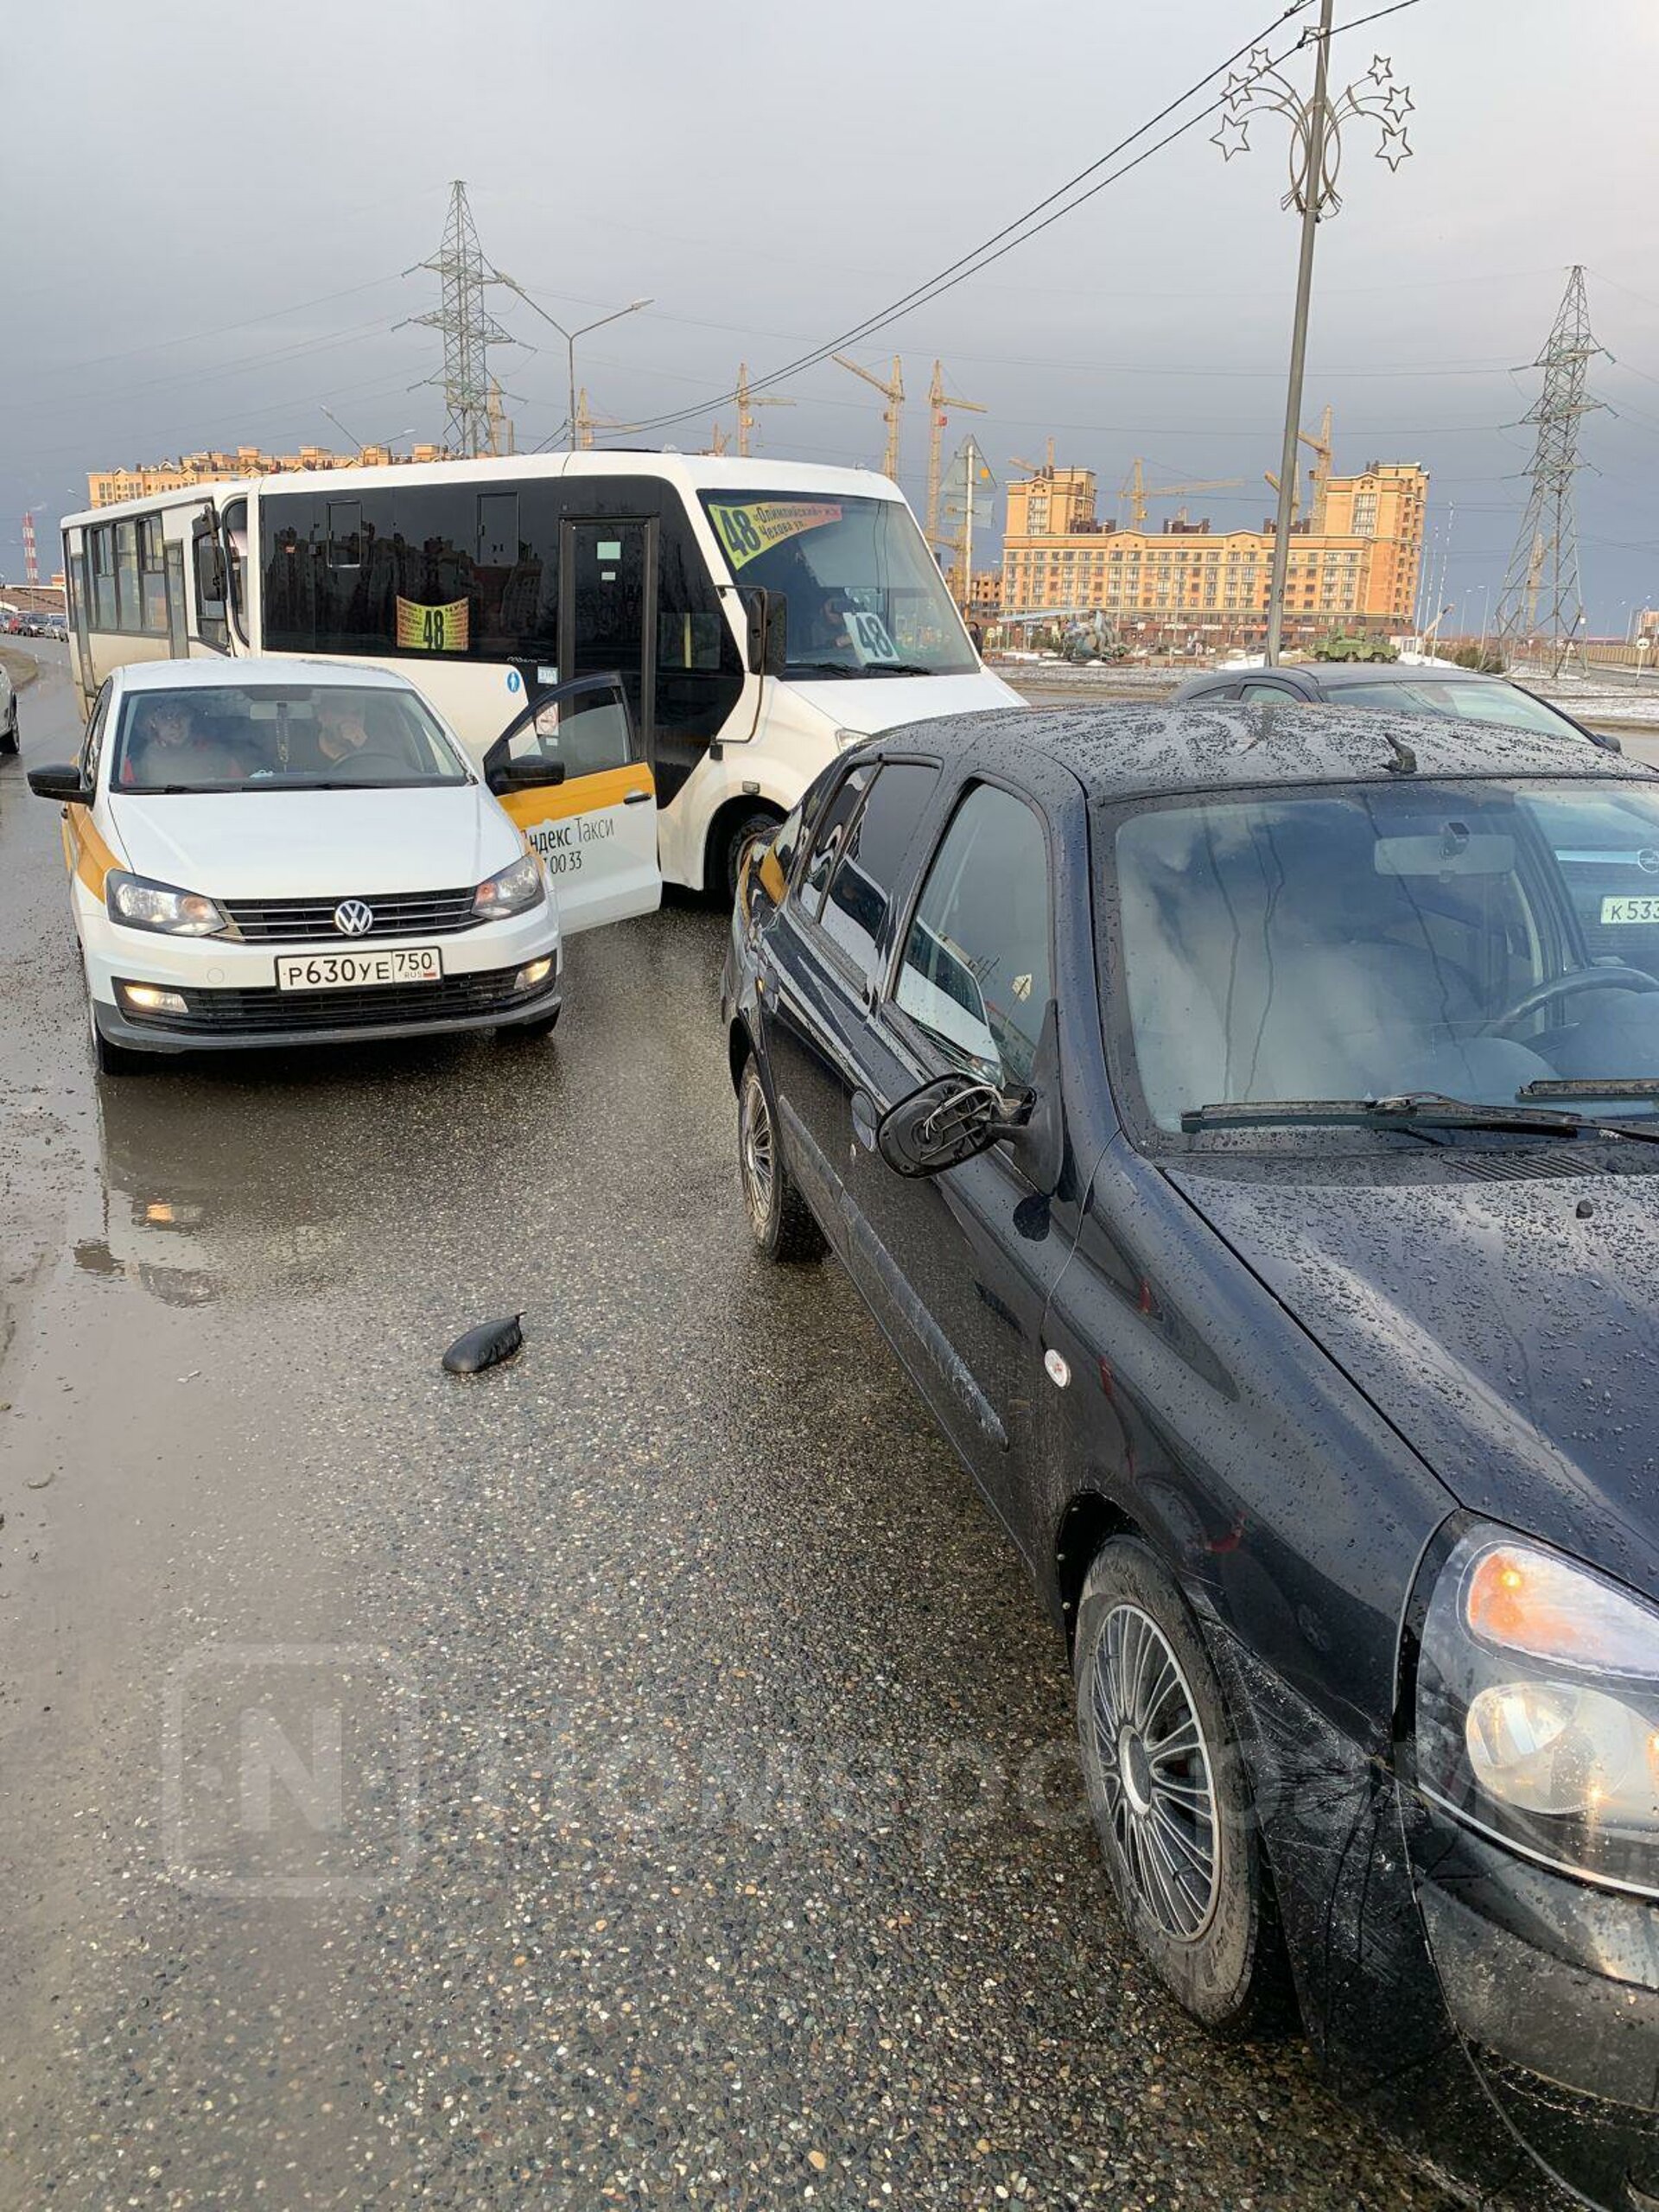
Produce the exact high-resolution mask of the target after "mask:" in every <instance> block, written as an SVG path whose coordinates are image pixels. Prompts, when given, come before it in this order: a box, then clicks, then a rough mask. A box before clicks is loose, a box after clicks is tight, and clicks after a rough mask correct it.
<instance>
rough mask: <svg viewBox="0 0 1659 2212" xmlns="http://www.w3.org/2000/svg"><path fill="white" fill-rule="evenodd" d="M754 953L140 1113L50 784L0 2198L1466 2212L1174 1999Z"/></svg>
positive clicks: (0, 1103) (7, 856)
mask: <svg viewBox="0 0 1659 2212" xmlns="http://www.w3.org/2000/svg"><path fill="white" fill-rule="evenodd" d="M36 650H37V652H39V655H40V658H41V659H42V661H43V663H44V664H45V672H44V674H43V676H42V678H41V682H40V683H38V684H36V685H35V686H34V687H32V688H31V689H30V690H28V691H26V692H25V693H24V694H23V697H22V726H23V734H24V745H25V753H26V756H31V757H32V758H33V759H35V760H41V759H44V758H48V757H54V756H57V757H61V756H63V755H65V754H67V753H68V752H69V750H70V749H71V745H72V741H73V730H72V724H71V710H70V705H69V695H68V690H67V678H66V676H65V674H64V671H63V669H62V665H61V660H62V657H61V654H60V653H58V652H54V651H52V650H49V649H38V648H37V649H36ZM723 932H724V924H723V922H722V921H721V919H719V918H716V917H715V916H713V915H711V914H710V913H709V912H705V911H702V910H700V909H697V908H694V907H690V906H677V907H671V908H670V909H669V910H667V911H665V912H664V913H662V914H661V915H659V916H658V917H657V918H653V919H652V920H650V921H648V922H645V923H641V924H638V925H631V926H629V927H626V928H623V929H619V930H615V931H610V932H607V933H606V934H604V935H603V936H601V937H600V938H587V939H584V940H582V941H581V942H580V943H579V944H577V945H576V946H575V950H574V953H573V957H572V959H571V963H570V970H569V997H568V1001H567V1011H566V1014H565V1017H564V1021H563V1026H562V1027H561V1029H560V1031H559V1033H558V1034H557V1038H556V1042H555V1043H554V1044H552V1045H551V1046H531V1047H522V1046H521V1047H518V1048H512V1049H509V1048H506V1047H504V1046H499V1045H497V1044H496V1043H495V1042H494V1041H493V1040H492V1039H487V1038H486V1039H480V1040H476V1041H465V1042H461V1043H458V1044H454V1045H448V1046H436V1045H435V1046H425V1047H420V1048H404V1049H402V1050H399V1051H397V1052H395V1053H393V1052H385V1053H383V1054H364V1055H362V1056H355V1055H353V1056H344V1055H335V1056H332V1057H329V1058H317V1059H313V1060H309V1061H302V1060H299V1059H297V1058H296V1059H293V1060H290V1061H288V1062H284V1063H272V1064H261V1065H251V1064H243V1065H231V1066H223V1065H219V1066H211V1067H207V1068H197V1069H195V1070H174V1071H166V1072H163V1073H161V1074H159V1075H157V1076H156V1077H144V1078H140V1079H137V1080H130V1081H127V1080H124V1081H118V1082H115V1083H110V1082H99V1080H98V1079H97V1078H95V1077H94V1076H93V1074H92V1067H91V1063H90V1058H89V1054H88V1051H87V1045H86V1016H85V1012H84V1006H83V1001H82V997H81V992H80V986H79V980H78V976H77V974H76V970H75V968H74V966H73V957H72V944H71V941H70V937H69V931H68V925H67V909H66V901H65V894H64V889H63V885H62V880H61V871H60V860H59V856H58V853H57V849H56V828H55V819H54V815H53V813H52V811H51V810H50V809H49V808H48V807H47V806H46V805H44V804H41V803H40V802H32V801H30V800H29V798H28V796H27V794H26V792H25V791H24V789H23V785H22V775H21V773H20V771H19V767H18V766H17V764H16V763H15V762H11V761H6V762H3V763H0V1402H3V1410H0V1513H3V1516H4V1521H3V1527H0V1726H3V1741H4V1796H3V1808H4V1809H3V1814H0V1823H3V1827H0V1878H3V1888H4V1900H5V1906H4V1916H3V1936H0V1943H3V1952H4V1955H3V1961H0V1989H3V1990H4V1991H5V1993H6V1995H5V2001H4V2005H3V2012H0V2081H3V2083H4V2088H3V2090H0V2098H3V2106H0V2123H3V2126H0V2132H3V2143H4V2156H3V2161H0V2202H3V2203H4V2204H5V2205H7V2206H17V2207H25V2206H27V2207H29V2208H31V2212H33V2208H37V2207H41V2206H48V2205H54V2206H55V2205H61V2206H65V2207H75V2208H79V2207H94V2206H98V2207H102V2206H106V2205H108V2206H118V2205H127V2204H139V2205H146V2206H148V2205H156V2206H162V2205H165V2206H208V2205H211V2206H235V2207H238V2208H239V2207H247V2206H253V2205H265V2206H270V2207H272V2208H278V2207H304V2206H323V2205H330V2206H333V2205H346V2206H355V2205H368V2204H381V2203H385V2204H388V2205H397V2204H401V2203H404V2202H415V2201H419V2202H433V2203H442V2204H449V2205H467V2206H491V2207H493V2206H503V2207H505V2206H509V2205H514V2206H516V2205H521V2204H527V2205H550V2206H572V2207H582V2208H585V2207H588V2206H606V2205H624V2206H633V2205H644V2204H646V2203H650V2204H652V2205H661V2204H687V2205H690V2204H697V2205H734V2206H760V2207H772V2206H778V2205H786V2204H794V2203H800V2204H803V2205H807V2204H811V2205H817V2206H826V2207H840V2206H843V2205H845V2206H851V2205H860V2206H862V2205H878V2206H879V2205H898V2206H905V2207H909V2206H951V2207H958V2206H978V2205H995V2204H999V2203H1001V2202H1015V2203H1025V2204H1027V2205H1031V2206H1059V2205H1079V2206H1090V2207H1112V2208H1119V2207H1122V2208H1129V2207H1152V2206H1158V2207H1173V2206H1217V2207H1222V2206H1224V2207H1227V2208H1230V2212H1248V2208H1252V2207H1254V2208H1260V2212H1285V2208H1300V2207H1307V2208H1315V2207H1317V2208H1322V2212H1323V2208H1336V2207H1354V2206H1366V2207H1371V2208H1376V2212H1383V2208H1389V2212H1398V2209H1399V2208H1404V2207H1408V2206H1409V2207H1417V2208H1424V2209H1425V2212H1427V2208H1439V2207H1440V2205H1441V2204H1442V2203H1443V2200H1441V2199H1440V2197H1439V2196H1437V2195H1436V2194H1435V2192H1434V2191H1433V2190H1431V2189H1429V2188H1428V2187H1427V2185H1426V2184H1423V2183H1419V2182H1416V2181H1414V2179H1413V2178H1412V2177H1410V2176H1409V2175H1408V2173H1407V2172H1406V2171H1405V2169H1404V2168H1403V2166H1402V2164H1400V2163H1399V2161H1398V2160H1397V2159H1396V2158H1395V2156H1394V2154H1393V2153H1392V2152H1389V2150H1388V2149H1387V2148H1386V2147H1385V2146H1383V2145H1382V2144H1381V2143H1380V2142H1379V2141H1378V2140H1377V2139H1376V2138H1375V2137H1373V2136H1372V2135H1371V2134H1370V2133H1368V2132H1367V2131H1366V2130H1365V2129H1364V2128H1363V2127H1362V2126H1359V2125H1357V2123H1355V2122H1354V2121H1353V2120H1351V2119H1349V2118H1348V2117H1346V2116H1345V2115H1344V2113H1342V2112H1340V2111H1339V2110H1338V2108H1337V2107H1334V2106H1333V2105H1332V2103H1330V2102H1329V2101H1328V2100H1327V2099H1326V2098H1325V2094H1324V2093H1323V2092H1322V2090H1321V2089H1320V2088H1319V2082H1318V2079H1317V2076H1316V2075H1315V2072H1314V2069H1313V2065H1312V2063H1311V2062H1310V2060H1309V2058H1308V2056H1307V2055H1306V2051H1305V2050H1304V2049H1303V2048H1302V2046H1301V2045H1300V2044H1299V2043H1296V2042H1291V2043H1287V2044H1279V2045H1275V2046H1268V2047H1266V2048H1260V2047H1258V2048H1254V2049H1243V2050H1236V2049H1227V2048H1224V2047H1221V2046H1218V2045H1217V2044H1212V2043H1211V2042H1209V2041H1208V2040H1207V2039H1206V2038H1205V2037H1204V2036H1202V2035H1201V2034H1200V2033H1199V2032H1198V2031H1196V2030H1195V2029H1193V2028H1192V2027H1190V2026H1189V2025H1188V2024H1186V2023H1185V2020H1184V2019H1183V2018H1181V2016H1180V2015H1179V2014H1178V2013H1177V2012H1176V2011H1175V2009H1174V2008H1173V2005H1171V2004H1170V2003H1169V2002H1168V2001H1167V2000H1166V1999H1165V1998H1164V1997H1163V1996H1162V1994H1161V1993H1160V1991H1159V1989H1158V1987H1157V1986H1155V1985H1154V1982H1153V1980H1152V1979H1151V1977H1150V1976H1149V1975H1148V1974H1147V1973H1145V1972H1144V1971H1143V1970H1142V1969H1141V1967H1139V1966H1138V1965H1137V1964H1136V1963H1135V1961H1134V1960H1133V1959H1132V1958H1131V1957H1130V1956H1129V1955H1128V1951H1127V1949H1126V1947H1125V1944H1124V1942H1123V1940H1122V1936H1121V1934H1120V1931H1119V1929H1118V1926H1117V1923H1116V1920H1115V1918H1114V1916H1113V1912H1112V1910H1111V1907H1110V1904H1109V1898H1108V1894H1107V1891H1106V1885H1105V1882H1104V1879H1103V1874H1102V1872H1101V1870H1100V1867H1099V1864H1098V1861H1097V1859H1096V1853H1095V1849H1094V1847H1093V1843H1092V1841H1091V1839H1090V1834H1088V1832H1087V1831H1086V1829H1085V1828H1084V1827H1083V1826H1081V1825H1080V1824H1079V1821H1078V1818H1077V1806H1076V1803H1075V1801H1074V1799H1073V1796H1072V1795H1071V1790H1070V1789H1069V1788H1068V1787H1067V1782H1068V1777H1069V1771H1070V1770H1069V1762H1068V1759H1067V1757H1066V1751H1065V1747H1066V1745H1068V1743H1069V1740H1070V1734H1071V1719H1070V1710H1069V1696H1068V1685H1067V1681H1066V1676H1065V1668H1064V1662H1063V1657H1062V1655H1061V1652H1060V1650H1059V1649H1058V1645H1057V1643H1056V1642H1055V1641H1054V1639H1053V1638H1052V1636H1051V1633H1050V1631H1049V1630H1048V1628H1047V1627H1046V1624H1045V1622H1044V1620H1043V1619H1042V1618H1041V1617H1040V1615H1039V1610H1038V1607H1037V1605H1036V1602H1035V1599H1034V1598H1033V1595H1032V1593H1031V1592H1030V1591H1029V1589H1028V1587H1027V1584H1026V1581H1025V1580H1024V1578H1023V1574H1022V1571H1021V1569H1020V1567H1019V1565H1018V1563H1017V1561H1016V1560H1015V1558H1014V1554H1013V1552H1012V1550H1011V1549H1010V1548H1009V1547H1008V1545H1007V1543H1006V1542H1005V1541H1004V1540H1003V1539H1002V1537H1001V1535H1000V1533H999V1532H998V1530H997V1529H996V1528H995V1525H994V1523H993V1522H992V1521H991V1520H990V1518H989V1517H988V1515H987V1514H986V1513H985V1512H984V1511H983V1510H982V1509H981V1507H980V1505H979V1504H978V1503H977V1502H976V1496H975V1494H974V1492H973V1491H972V1490H971V1487H970V1485H969V1482H968V1480H967V1478H965V1476H964V1475H963V1473H962V1472H961V1471H960V1470H959V1469H958V1467H957V1464H956V1463H955V1461H954V1459H952V1458H951V1456H950V1453H949V1452H947V1450H946V1449H945V1448H944V1446H943V1445H942V1444H941V1443H940V1442H939V1441H938V1440H937V1438H936V1437H935V1435H934V1433H933V1432H932V1430H931V1427H930V1426H929V1424H928V1422H927V1421H926V1420H925V1416H924V1415H923V1414H922V1412H921V1410H920V1408H919V1407H918V1403H917V1402H916V1401H915V1400H914V1398H913V1397H912V1394H911V1392H910V1390H909V1389H908V1387H907V1385H906V1382H905V1381H904V1379H903V1377H902V1376H901V1375H900V1373H899V1370H897V1368H896V1367H895V1365H894V1363H893V1360H892V1358H891V1357H889V1355H888V1353H887V1351H886V1350H885V1348H884V1346H883V1345H882V1344H881V1343H880V1340H879V1338H878V1337H877V1335H876V1332H875V1331H874V1328H873V1326H872V1325H870V1323H869V1322H868V1320H867V1319H866V1318H865V1316H864V1314H863V1313H862V1311H861V1308H860V1306H858V1304H857V1303H856V1301H855V1298H854V1296H853V1294H852V1293H851V1290H850V1288H849V1285H848V1284H847V1282H846V1281H844V1279H843V1278H842V1276H841V1274H839V1272H838V1271H837V1270H836V1268H834V1267H833V1266H826V1267H823V1268H812V1269H809V1270H806V1271H804V1272H794V1273H783V1274H779V1273H775V1272H771V1271H768V1270H767V1269H766V1268H763V1267H762V1266H761V1265H760V1262H757V1261H756V1260H755V1259H754V1258H753V1256H752V1255H751V1252H750V1249H749V1245H748V1240H747V1230H746V1228H745V1225H744V1221H743V1217H742V1213H741V1205H740V1203H739V1199H738V1195H737V1189H736V1183H735V1176H734V1166H733V1133H732V1122H733V1109H732V1100H731V1095H730V1088H729V1084H728V1079H727V1076H726V1071H725V1066H724V1060H723V1053H722V1048H721V1040H720V1037H719V1033H718V1024H717V1018H716V1016H717V993H716V986H717V977H718V973H719V965H720V959H721V950H722V944H723ZM518 1307H522V1308H523V1310H524V1328H525V1333H526V1338H527V1348H526V1351H525V1352H524V1356H523V1357H522V1358H521V1359H520V1360H519V1361H518V1363H516V1365H514V1366H513V1367H512V1368H511V1369H509V1370H502V1371H500V1372H498V1373H497V1374H494V1375H493V1376H487V1377H486V1378H483V1379H482V1380H480V1381H479V1382H476V1383H459V1382H455V1381H454V1380H451V1379H449V1378H447V1377H445V1376H443V1375H442V1373H441V1371H440V1370H439V1366H438V1355H439V1353H440V1351H441V1350H442V1346H443V1345H444V1344H445V1343H446V1342H447V1341H448V1338H450V1337H451V1336H453V1335H454V1333H455V1332H457V1331H459V1330H460V1329H461V1327H463V1326H465V1325H467V1324H469V1323H471V1322H473V1321H474V1320H477V1319H480V1318H482V1317H484V1316H487V1315H491V1314H494V1313H499V1312H504V1311H512V1310H513V1309H515V1308H518Z"/></svg>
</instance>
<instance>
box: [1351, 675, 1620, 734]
mask: <svg viewBox="0 0 1659 2212" xmlns="http://www.w3.org/2000/svg"><path fill="white" fill-rule="evenodd" d="M1325 696H1326V697H1327V698H1329V699H1330V700H1331V701H1332V703H1333V704H1334V705H1337V706H1339V707H1381V708H1382V709H1383V710H1384V711H1385V712H1386V713H1388V714H1391V715H1446V716H1449V717H1450V718H1451V720H1452V721H1460V722H1507V723H1508V724H1509V726H1510V728H1512V729H1535V730H1540V731H1541V732H1542V734H1544V735H1545V736H1546V737H1567V738H1577V737H1578V735H1579V733H1578V731H1577V730H1576V729H1575V728H1573V724H1572V723H1571V722H1570V721H1567V717H1566V716H1565V715H1558V714H1557V713H1556V712H1555V709H1554V708H1553V707H1550V706H1547V705H1546V704H1545V703H1544V702H1543V701H1542V700H1541V699H1535V698H1534V697H1533V696H1532V694H1531V693H1530V692H1529V691H1522V690H1521V688H1520V687H1519V685H1518V684H1514V683H1503V681H1502V680H1501V679H1499V678H1495V677H1478V676H1477V677H1464V678H1461V679H1459V678H1457V677H1452V678H1451V679H1450V680H1447V679H1446V678H1441V679H1440V680H1439V681H1438V682H1437V681H1436V679H1435V678H1434V677H1433V675H1428V674H1426V675H1422V676H1414V677H1412V678H1411V679H1410V680H1409V682H1403V681H1400V680H1395V681H1392V682H1383V683H1343V684H1335V683H1333V684H1332V686H1331V688H1330V690H1329V691H1328V692H1327V693H1326V695H1325Z"/></svg>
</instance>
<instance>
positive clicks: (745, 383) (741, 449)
mask: <svg viewBox="0 0 1659 2212" xmlns="http://www.w3.org/2000/svg"><path fill="white" fill-rule="evenodd" d="M794 404H795V403H794V401H793V400H792V399H782V398H779V397H775V396H774V395H773V394H772V393H771V392H769V391H767V392H760V393H756V392H752V391H750V390H749V365H748V363H747V361H740V362H739V363H738V365H737V450H738V453H739V454H740V455H741V458H742V459H743V460H745V461H747V459H748V458H749V438H750V435H751V434H752V433H753V429H754V410H755V409H756V408H757V407H792V406H793V405H794ZM720 450H721V452H723V451H724V450H725V448H723V447H721V448H720Z"/></svg>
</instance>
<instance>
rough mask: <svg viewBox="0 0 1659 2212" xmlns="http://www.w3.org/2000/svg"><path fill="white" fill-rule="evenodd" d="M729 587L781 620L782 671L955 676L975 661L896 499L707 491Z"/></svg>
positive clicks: (707, 504) (931, 562)
mask: <svg viewBox="0 0 1659 2212" xmlns="http://www.w3.org/2000/svg"><path fill="white" fill-rule="evenodd" d="M702 503H703V505H704V507H705V508H706V509H707V510H708V514H709V521H710V523H712V524H713V525H714V531H715V537H717V538H718V539H719V540H720V545H721V552H722V553H724V555H725V556H726V563H727V566H728V568H729V569H730V570H731V573H732V578H733V581H734V582H735V583H736V584H737V585H738V586H739V588H741V589H746V590H747V589H750V588H760V589H761V590H764V591H765V592H766V594H767V596H768V599H769V601H770V603H771V608H772V611H773V618H774V620H775V613H776V610H778V609H779V608H780V607H781V609H782V610H783V618H784V625H785V629H784V655H785V658H784V669H783V673H784V674H785V676H801V677H848V678H854V677H880V676H883V675H888V676H947V675H965V674H968V673H969V672H971V671H973V670H974V669H976V667H977V666H978V665H979V664H978V662H977V661H976V658H975V657H974V652H973V649H972V647H971V646H970V645H969V643H968V640H967V639H966V638H965V637H964V636H963V628H962V624H961V622H960V620H958V619H957V610H956V607H955V606H954V605H953V604H952V602H951V599H950V593H949V592H948V591H947V590H946V589H945V588H944V577H943V576H942V575H940V574H939V564H938V562H937V561H936V560H935V559H934V558H933V556H932V555H931V553H930V552H929V551H928V550H927V547H926V546H925V544H924V543H923V542H922V533H921V532H920V531H919V530H918V529H917V527H916V524H915V520H914V518H913V517H912V514H911V512H910V510H909V508H908V507H906V505H904V503H903V502H902V501H901V500H899V499H842V498H840V497H838V496H837V497H835V498H823V497H820V496H818V495H817V494H814V493H799V492H760V493H751V492H706V493H704V494H703V502H702Z"/></svg>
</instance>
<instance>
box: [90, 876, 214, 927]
mask: <svg viewBox="0 0 1659 2212" xmlns="http://www.w3.org/2000/svg"><path fill="white" fill-rule="evenodd" d="M104 903H105V907H106V908H107V910H108V912H109V917H110V919H111V921H112V922H124V924H125V925H126V926H127V928H129V929H130V930H159V931H161V932H162V935H163V936H165V937H217V936H218V935H219V932H220V931H222V930H227V929H228V928H229V927H230V924H229V922H228V921H227V920H226V917H225V914H224V912H222V910H221V909H220V908H219V906H215V905H214V903H213V900H212V899H204V898H203V897H202V895H201V893H200V892H199V891H181V890H179V889H178V888H177V887H175V885H173V884H170V883H152V882H151V881H150V880H149V877H148V876H147V875H130V874H128V872H127V870H126V869H125V868H111V870H110V873H109V874H108V875H106V876H105V879H104Z"/></svg>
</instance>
